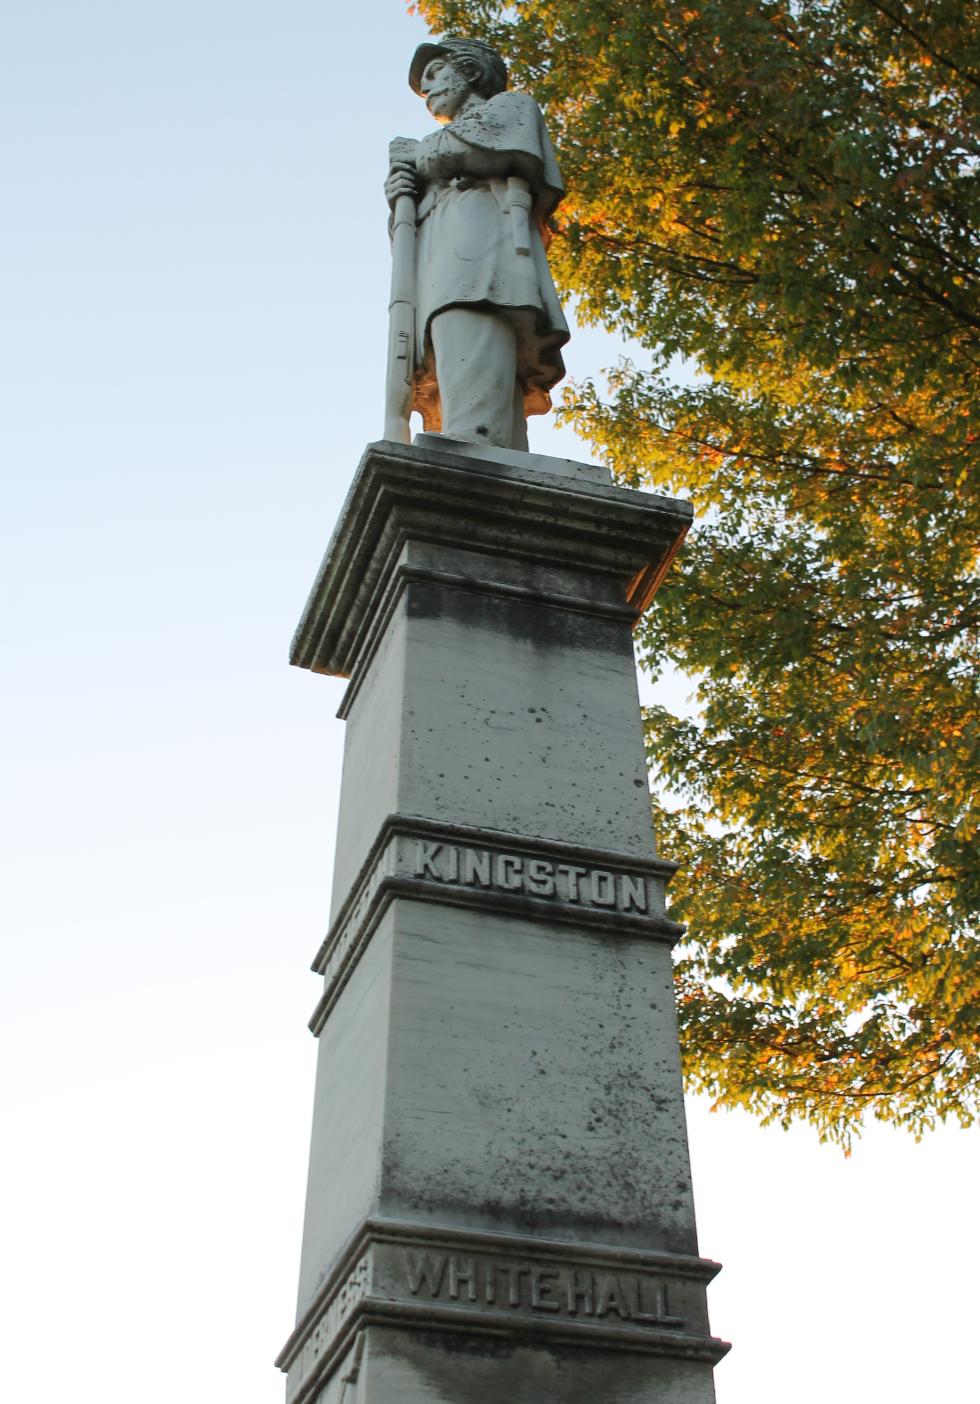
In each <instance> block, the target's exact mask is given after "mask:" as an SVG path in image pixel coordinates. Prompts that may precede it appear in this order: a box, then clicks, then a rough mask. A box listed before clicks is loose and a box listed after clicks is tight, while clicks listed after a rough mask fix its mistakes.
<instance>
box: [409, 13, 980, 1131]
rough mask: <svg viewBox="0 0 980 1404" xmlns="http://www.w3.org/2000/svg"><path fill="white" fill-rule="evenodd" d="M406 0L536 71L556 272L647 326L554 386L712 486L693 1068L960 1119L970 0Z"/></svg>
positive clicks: (738, 1099)
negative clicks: (617, 356) (603, 369)
mask: <svg viewBox="0 0 980 1404" xmlns="http://www.w3.org/2000/svg"><path fill="white" fill-rule="evenodd" d="M417 8H418V9H419V10H420V11H421V12H422V14H423V15H424V16H425V17H426V18H427V19H428V20H429V22H430V24H431V25H432V27H433V28H434V29H437V30H440V31H444V32H457V33H459V32H464V33H470V34H476V35H479V36H480V37H484V38H487V39H490V40H491V41H493V42H496V43H497V45H498V47H499V48H500V49H501V51H502V52H503V53H504V54H505V55H506V56H507V58H508V60H509V61H510V64H511V67H512V73H513V78H514V81H515V85H517V86H524V87H526V88H527V89H528V90H529V91H531V92H533V93H534V94H535V96H536V97H537V98H538V100H539V101H540V102H541V103H542V105H543V106H544V107H545V109H546V112H547V114H548V120H549V126H550V128H551V130H552V133H553V135H554V136H555V138H556V142H557V146H558V148H559V159H560V163H561V166H562V170H563V172H564V174H565V177H566V180H567V182H568V185H569V189H570V194H569V196H568V198H567V200H566V202H565V203H564V205H563V206H562V207H561V209H560V211H559V215H558V224H559V228H558V235H559V237H557V238H556V240H555V242H554V243H553V245H552V253H551V261H552V265H553V267H554V269H555V271H556V274H557V277H558V280H559V282H560V284H561V285H562V286H563V288H564V291H565V292H566V293H567V294H570V295H574V297H575V298H576V299H577V300H578V306H579V311H580V316H584V317H585V318H586V319H588V320H592V321H594V322H597V323H600V324H602V325H604V326H606V327H608V328H609V329H610V330H616V331H618V332H621V333H624V334H626V335H627V336H628V337H630V338H632V339H633V340H634V341H635V342H636V343H638V345H639V347H640V348H642V353H641V360H642V364H634V363H631V362H623V363H621V364H620V365H619V367H618V368H617V369H615V370H614V371H613V372H611V373H610V375H609V378H608V383H607V384H604V385H603V386H597V385H596V384H594V383H586V384H581V385H576V386H572V387H571V388H570V390H569V391H568V392H567V394H566V399H565V409H564V413H565V414H566V416H567V417H568V418H569V419H570V420H571V421H572V422H573V423H574V424H575V425H576V426H577V427H578V429H579V430H580V432H581V433H582V434H583V435H584V436H585V437H586V438H587V439H589V440H590V441H591V442H592V443H593V445H594V446H596V447H597V448H598V449H599V450H600V451H601V452H602V453H603V454H604V455H605V457H606V459H607V461H609V462H611V464H612V465H613V467H614V468H615V469H616V471H617V472H618V474H619V476H620V479H621V480H622V481H623V482H625V483H630V484H643V485H648V486H651V487H654V488H656V489H658V490H660V491H668V492H682V493H686V494H688V495H690V496H692V497H693V499H694V503H695V508H696V511H697V514H698V518H699V521H700V525H699V526H698V528H697V530H696V531H695V532H694V533H693V534H692V536H691V537H690V538H689V540H688V544H687V546H686V547H685V550H684V552H683V553H682V557H681V559H680V561H679V563H678V565H677V566H676V567H675V569H674V571H673V573H672V575H671V577H670V578H669V579H668V582H667V583H666V584H665V586H664V587H663V589H662V592H661V595H660V596H659V607H658V608H657V609H655V611H654V612H653V613H652V615H651V616H650V618H649V619H648V621H647V622H646V624H645V626H644V627H643V630H642V633H641V640H642V645H643V650H644V653H645V658H646V662H647V664H648V665H649V666H650V667H651V668H652V670H653V671H654V672H656V671H657V669H658V668H659V667H660V666H661V664H662V663H664V662H670V663H672V664H675V665H677V666H679V667H680V668H682V669H684V670H685V671H686V672H688V673H689V674H691V675H693V677H694V678H695V679H696V683H697V690H696V696H697V700H698V704H699V715H698V717H697V719H696V720H693V721H692V720H689V719H686V718H683V717H676V716H672V715H670V714H669V713H668V712H667V711H666V710H664V709H663V708H652V709H650V710H649V713H648V716H647V735H648V748H649V758H650V762H651V766H652V769H653V771H654V773H655V775H656V777H657V779H658V781H659V792H660V793H661V795H664V794H666V795H667V796H668V797H669V799H670V802H669V803H668V804H664V805H662V806H661V807H660V809H659V814H658V824H659V828H660V832H661V837H662V842H663V846H664V848H665V850H666V851H668V852H669V853H670V854H671V856H673V857H675V858H677V859H679V860H680V861H681V862H682V864H683V867H682V870H681V873H680V874H679V875H678V878H677V879H676V894H675V900H676V908H675V910H676V912H677V913H678V914H679V915H680V916H681V917H682V918H683V920H685V921H686V922H687V923H689V928H690V935H689V938H688V940H687V942H686V943H685V944H684V945H683V946H682V948H681V950H680V960H679V964H678V971H677V973H678V981H679V999H680V1013H681V1020H682V1028H683V1037H684V1044H685V1059H686V1067H687V1073H688V1077H689V1081H690V1083H691V1084H693V1085H694V1086H695V1087H699V1088H701V1089H704V1090H708V1091H710V1092H711V1093H713V1094H714V1096H715V1097H716V1098H717V1099H718V1101H719V1102H720V1103H722V1104H728V1105H734V1104H740V1105H743V1106H747V1107H749V1108H751V1109H752V1110H754V1111H755V1112H757V1113H759V1114H761V1115H762V1116H763V1118H764V1119H766V1120H773V1119H776V1120H779V1121H782V1122H783V1123H784V1124H787V1123H788V1122H789V1121H790V1120H792V1119H793V1118H797V1117H800V1118H805V1119H808V1120H810V1121H811V1122H813V1123H815V1124H816V1125H817V1126H818V1127H819V1128H820V1131H821V1133H822V1134H823V1135H825V1136H829V1137H832V1138H835V1139H839V1140H843V1141H846V1140H847V1139H848V1138H849V1136H850V1135H851V1134H852V1132H853V1131H854V1130H855V1129H856V1128H857V1127H858V1126H859V1124H860V1122H861V1119H862V1117H863V1116H864V1115H865V1113H866V1112H870V1113H871V1114H873V1115H874V1116H876V1117H878V1118H880V1119H883V1120H892V1121H895V1122H899V1123H903V1124H906V1125H908V1126H910V1127H911V1128H912V1129H913V1130H914V1131H916V1132H921V1131H922V1130H923V1129H924V1128H926V1127H928V1126H929V1125H931V1124H932V1123H933V1122H934V1121H935V1119H936V1118H937V1117H945V1116H947V1115H950V1114H953V1115H955V1116H958V1117H959V1118H960V1119H961V1120H962V1121H964V1122H969V1121H970V1120H971V1119H972V1116H973V1114H974V1112H975V1110H976V1101H977V1090H978V1085H980V947H978V941H977V924H976V918H977V912H978V908H980V877H978V861H977V859H978V853H977V806H976V800H975V795H974V791H975V788H976V785H977V780H978V775H980V764H978V761H980V716H978V709H977V700H978V699H977V692H978V689H977V645H978V632H980V630H978V621H980V609H978V603H980V602H978V586H977V564H978V562H977V550H978V543H980V475H978V470H977V441H976V435H977V434H978V433H980V426H978V414H977V411H978V408H980V393H978V369H980V298H978V288H980V273H978V258H977V254H978V226H980V174H978V172H980V5H978V4H977V3H976V0H915V3H910V2H909V0H822V2H821V3H813V0H680V3H679V4H676V5H675V4H672V3H667V0H517V3H514V4H503V3H498V0H420V3H419V4H418V6H417ZM677 356H682V357H684V358H686V366H687V369H688V370H692V369H693V370H696V372H698V374H697V375H692V374H685V375H682V376H680V377H678V375H677V374H676V373H675V374H671V370H674V371H676V367H677V364H678V363H677V360H676V359H675V358H676V357H677Z"/></svg>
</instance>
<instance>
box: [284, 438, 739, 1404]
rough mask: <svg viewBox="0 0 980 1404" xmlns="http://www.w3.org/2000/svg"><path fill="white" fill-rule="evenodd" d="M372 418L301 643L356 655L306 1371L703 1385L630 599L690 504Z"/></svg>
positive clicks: (472, 1392)
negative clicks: (371, 436)
mask: <svg viewBox="0 0 980 1404" xmlns="http://www.w3.org/2000/svg"><path fill="white" fill-rule="evenodd" d="M690 515H691V514H690V508H689V506H688V505H687V504H685V503H682V502H676V501H673V500H671V499H669V498H663V497H655V496H652V495H648V494H645V493H643V494H641V493H635V492H628V491H624V490H622V489H619V488H615V487H613V486H612V485H611V483H610V480H609V475H608V473H607V472H605V470H602V469H599V468H594V467H589V466H588V465H582V464H573V463H569V462H566V461H565V460H557V459H543V458H539V457H536V456H534V455H529V454H514V453H508V452H506V451H500V450H493V451H488V450H481V449H479V448H476V447H470V446H466V445H462V444H455V443H453V442H452V441H450V440H446V439H443V438H441V437H440V436H437V435H420V436H419V438H418V439H417V440H416V443H415V444H414V445H412V446H402V445H397V444H393V443H390V442H383V443H379V444H373V445H371V446H369V448H368V449H367V451H366V452H365V455H364V458H363V460H362V462H361V465H360V467H359V469H358V472H357V477H356V479H355V482H354V485H353V487H352V489H351V492H350V495H349V497H348V500H347V503H346V505H345V507H344V510H343V513H342V516H341V520H340V523H339V525H338V528H337V531H336V533H335V535H334V538H333V540H332V542H331V544H330V547H329V549H328V552H327V556H326V559H325V561H324V564H323V567H322V570H321V572H320V575H319V578H318V580H317V582H316V585H315V587H314V590H313V593H312V595H311V597H310V600H309V603H308V605H307V608H306V612H305V614H304V616H303V620H302V622H301V624H300V627H299V630H298V632H297V635H296V638H295V641H294V645H293V654H292V661H293V662H294V663H296V664H298V665H299V666H301V667H306V668H311V669H313V670H314V671H317V672H325V673H333V674H339V675H341V676H344V677H349V678H350V680H351V681H350V686H349V688H348V690H347V693H346V696H345V698H344V702H343V705H342V708H341V715H342V716H343V717H344V718H345V719H346V722H347V735H346V750H345V756H344V776H343V786H342V794H341V804H340V828H339V839H338V846H337V860H336V870H335V881H334V893H333V910H332V917H331V927H330V930H329V933H328V935H327V937H326V939H325V940H324V942H323V945H322V947H321V948H320V950H319V952H318V953H317V956H316V960H315V963H314V969H315V970H316V971H317V972H318V973H319V974H321V975H322V976H323V977H324V989H323V995H322V997H321V999H320V1002H319V1004H318V1005H317V1007H316V1010H315V1012H314V1014H313V1018H312V1020H311V1028H312V1030H313V1032H314V1033H315V1034H316V1035H317V1037H318V1039H319V1044H320V1048H319V1066H318V1072H317V1086H316V1098H315V1106H314V1115H313V1140H312V1151H311V1156H310V1173H309V1188H308V1193H307V1203H306V1221H305V1231H304V1240H303V1253H302V1265H301V1271H300V1289H299V1304H298V1316H297V1324H296V1329H295V1331H294V1332H293V1334H292V1336H291V1337H290V1339H289V1341H288V1342H287V1344H286V1346H285V1348H284V1350H283V1352H282V1354H281V1356H280V1358H279V1362H278V1363H279V1364H280V1366H281V1368H282V1369H283V1370H284V1371H286V1372H287V1375H288V1382H287V1400H288V1401H289V1404H312V1401H319V1404H490V1401H495V1402H496V1401H500V1404H511V1402H512V1401H513V1402H514V1404H544V1401H549V1404H551V1401H557V1400H561V1401H563V1402H564V1404H595V1401H596V1400H610V1401H611V1400H615V1401H617V1404H641V1401H642V1404H708V1401H710V1400H712V1399H713V1390H712V1381H711V1372H712V1366H713V1364H714V1363H715V1361H717V1360H718V1359H719V1358H720V1356H721V1355H722V1354H723V1353H724V1351H725V1350H726V1349H727V1347H726V1346H725V1345H724V1344H723V1343H722V1342H720V1341H718V1340H716V1339H714V1338H713V1337H712V1336H711V1335H710V1332H709V1327H708V1318H707V1312H706V1307H705V1287H706V1284H707V1283H708V1282H709V1281H710V1279H711V1278H712V1277H713V1275H714V1274H715V1272H716V1271H717V1265H716V1264H714V1263H711V1262H708V1261H706V1260H704V1259H702V1258H700V1257H699V1256H698V1250H697V1241H696V1235H695V1224H694V1206H693V1202H692V1196H691V1181H690V1169H689V1163H688V1151H687V1140H686V1132H685V1125H684V1108H683V1101H682V1095H681V1079H680V1068H679V1057H678V1046H677V1032H676V1026H675V1015H674V1004H673V995H672V989H671V964H670V948H671V944H672V943H673V941H674V940H676V938H677V936H678V934H679V928H678V927H676V926H675V925H673V924H672V923H671V922H669V921H668V920H667V919H666V917H665V915H664V887H665V884H666V882H667V880H668V879H669V877H670V875H671V872H672V868H671V865H670V864H669V863H666V862H664V861H663V860H661V859H659V858H658V857H657V856H656V853H655V848H654V840H653V832H652V825H651V817H650V805H649V796H648V792H647V784H646V774H645V769H644V762H643V748H642V740H641V731H640V717H639V709H638V705H637V695H636V682H635V674H634V667H633V651H632V643H631V628H632V625H633V624H634V622H635V620H636V617H637V615H638V613H640V612H641V611H642V610H643V608H644V607H645V606H646V605H647V603H648V602H649V600H650V599H651V598H652V595H653V593H654V591H655V590H656V588H657V585H658V583H659V581H660V579H661V578H662V576H663V573H664V572H665V570H666V569H667V567H668V565H669V563H670V560H671V558H672V556H673V554H674V552H675V551H676V549H677V547H678V545H679V543H680V541H681V540H682V538H683V536H684V533H685V531H686V529H687V527H688V524H689V522H690Z"/></svg>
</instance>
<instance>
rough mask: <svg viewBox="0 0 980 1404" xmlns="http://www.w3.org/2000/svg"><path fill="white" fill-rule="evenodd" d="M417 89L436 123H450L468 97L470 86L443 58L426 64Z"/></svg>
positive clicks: (456, 69) (457, 70)
mask: <svg viewBox="0 0 980 1404" xmlns="http://www.w3.org/2000/svg"><path fill="white" fill-rule="evenodd" d="M419 87H420V89H421V90H422V96H423V97H424V98H425V105H426V107H427V108H428V109H429V111H430V112H431V113H432V116H433V117H434V118H435V119H436V121H437V122H451V121H452V120H453V118H454V117H455V116H456V113H457V112H458V111H459V109H460V108H461V107H462V105H463V103H464V102H465V101H466V99H467V98H468V97H469V95H470V85H469V83H468V82H467V81H466V79H465V78H464V77H463V75H462V73H460V71H459V69H458V68H454V67H453V65H452V64H451V63H447V62H446V60H445V59H443V58H436V59H433V60H432V62H431V63H429V64H426V67H425V71H424V72H423V74H422V77H421V79H420V80H419Z"/></svg>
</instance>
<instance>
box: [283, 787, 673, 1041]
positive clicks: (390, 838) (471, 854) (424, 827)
mask: <svg viewBox="0 0 980 1404" xmlns="http://www.w3.org/2000/svg"><path fill="white" fill-rule="evenodd" d="M676 870H677V869H676V864H674V863H668V862H665V861H664V860H663V859H662V858H656V857H653V856H650V857H648V858H639V857H636V856H634V855H632V854H625V853H620V852H615V851H610V850H608V849H599V848H587V847H585V846H583V845H581V844H568V843H558V842H556V841H555V840H552V839H541V838H534V837H530V836H527V835H518V834H509V833H500V832H498V831H496V830H492V829H478V828H473V827H470V826H469V825H463V824H445V823H440V822H437V821H434V820H431V819H424V818H421V817H418V816H413V815H407V814H393V815H390V816H389V818H388V819H387V820H386V821H385V823H384V825H383V827H382V829H381V831H380V833H379V834H378V837H377V839H376V840H375V842H374V844H373V845H372V847H371V851H370V852H369V854H368V856H367V859H366V860H365V862H364V863H363V864H362V866H361V869H360V871H359V873H358V875H357V877H356V879H355V881H354V883H353V884H352V886H351V890H350V894H349V896H348V897H347V900H346V901H345V902H344V905H343V906H342V907H341V909H340V911H339V912H338V913H337V918H336V920H335V921H334V922H333V924H332V926H331V928H330V931H329V932H328V933H327V936H326V938H325V939H324V941H323V943H322V945H321V946H320V949H319V950H318V951H317V954H316V957H315V959H314V961H313V967H312V968H313V970H314V971H315V972H316V973H317V974H318V975H323V976H324V977H325V984H324V991H323V995H322V997H321V999H320V1001H319V1003H318V1004H317V1007H316V1009H315V1010H314V1011H313V1015H312V1017H311V1019H310V1029H311V1030H312V1031H313V1033H314V1034H317V1035H319V1034H320V1032H321V1031H322V1029H323V1026H324V1024H325V1023H326V1021H327V1018H328V1016H329V1014H330V1011H331V1009H332V1008H333V1007H334V1005H335V1004H336V1002H337V1000H338V998H339V997H340V993H341V991H342V990H343V988H344V986H345V985H346V983H347V981H348V980H349V979H350V976H351V974H352V973H353V971H354V968H355V966H356V964H357V962H358V960H359V959H360V957H361V955H362V954H363V952H364V950H365V949H366V948H367V944H368V942H369V941H370V939H371V936H372V934H373V932H374V931H375V929H376V927H377V925H378V923H379V922H380V920H381V918H382V917H383V916H384V913H385V912H386V911H387V909H388V906H389V905H390V903H391V902H392V901H393V900H394V899H395V898H396V897H412V898H415V899H417V900H420V901H426V902H439V903H443V904H448V905H451V906H456V907H471V908H478V909H479V910H480V911H491V912H498V913H503V914H505V915H508V916H513V917H520V918H523V919H525V920H527V919H530V920H534V921H545V922H548V923H549V924H559V923H560V924H562V925H566V926H574V927H577V928H585V929H586V930H591V931H596V932H598V933H599V934H603V935H611V936H620V937H622V936H639V937H643V938H646V939H650V940H658V941H665V942H667V943H668V944H670V945H673V944H674V943H675V942H676V941H677V940H678V939H679V937H680V936H682V935H683V932H684V928H683V927H682V926H679V925H678V924H677V923H676V922H673V921H669V920H668V919H667V917H666V915H665V906H664V888H665V887H666V884H667V883H668V882H669V880H670V878H671V877H672V876H673V874H674V873H675V872H676Z"/></svg>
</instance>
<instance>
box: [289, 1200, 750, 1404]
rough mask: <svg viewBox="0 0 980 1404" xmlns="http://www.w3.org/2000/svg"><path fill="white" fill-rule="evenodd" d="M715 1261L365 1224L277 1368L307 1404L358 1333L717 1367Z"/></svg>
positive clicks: (293, 1401)
mask: <svg viewBox="0 0 980 1404" xmlns="http://www.w3.org/2000/svg"><path fill="white" fill-rule="evenodd" d="M718 1271H719V1264H717V1263H713V1262H710V1261H709V1260H707V1259H704V1258H695V1257H685V1256H681V1255H679V1254H677V1255H675V1254H668V1253H648V1252H644V1251H642V1250H639V1249H634V1248H617V1247H614V1246H610V1245H604V1244H594V1243H575V1242H566V1241H563V1240H561V1239H551V1238H537V1237H531V1236H530V1235H526V1234H506V1233H490V1232H486V1231H471V1230H467V1229H458V1228H451V1229H450V1228H443V1227H440V1226H437V1225H431V1224H425V1223H414V1222H406V1221H401V1220H395V1219H387V1218H382V1217H373V1218H370V1219H367V1220H366V1221H365V1223H364V1224H363V1225H362V1227H361V1229H360V1230H359V1231H358V1233H357V1234H356V1235H355V1236H354V1238H353V1239H352V1240H351V1241H350V1243H349V1244H348V1247H347V1249H346V1250H345V1251H344V1252H343V1253H342V1254H341V1255H340V1257H339V1259H338V1261H337V1264H336V1266H335V1268H334V1270H333V1271H332V1272H331V1273H330V1275H329V1276H328V1278H327V1280H326V1281H325V1282H324V1284H323V1286H322V1288H321V1289H320V1291H319V1292H318V1293H317V1295H316V1296H315V1298H314V1299H313V1301H312V1302H311V1303H310V1305H309V1306H308V1307H307V1309H306V1310H305V1311H304V1312H303V1314H302V1316H301V1317H300V1319H299V1321H298V1322H297V1325H296V1328H295V1330H294V1331H293V1333H292V1335H291V1336H290V1337H289V1340H288V1341H287V1342H286V1344H285V1346H284V1347H283V1350H282V1352H281V1353H280V1355H279V1357H278V1359H277V1361H276V1364H277V1365H278V1366H279V1368H280V1369H281V1370H283V1371H284V1372H285V1373H286V1374H287V1377H288V1379H287V1386H286V1399H287V1404H306V1402H307V1401H309V1400H311V1399H313V1398H314V1397H315V1394H316V1392H317V1391H318V1390H319V1389H321V1388H322V1387H323V1384H324V1383H325V1381H326V1379H327V1377H328V1376H329V1374H330V1372H331V1370H332V1368H333V1366H334V1365H335V1363H336V1362H337V1361H338V1359H340V1358H341V1357H342V1355H343V1352H344V1351H345V1350H346V1349H347V1347H348V1345H349V1343H350V1341H351V1339H352V1337H353V1336H354V1334H355V1333H356V1331H358V1330H359V1329H360V1328H361V1327H362V1326H364V1325H370V1324H378V1325H385V1326H395V1327H398V1326H402V1327H408V1328H415V1329H418V1328H419V1327H425V1328H426V1329H427V1330H433V1329H435V1330H443V1331H457V1332H459V1331H464V1332H467V1333H477V1334H483V1335H492V1336H498V1337H500V1336H506V1337H508V1338H510V1339H524V1340H527V1339H530V1340H533V1341H535V1342H540V1343H542V1344H546V1345H558V1344H570V1345H576V1346H580V1347H587V1348H592V1349H600V1350H626V1351H632V1352H642V1353H644V1354H653V1355H660V1356H667V1357H670V1358H672V1359H681V1360H693V1361H704V1362H706V1363H710V1364H715V1363H716V1362H717V1361H718V1360H720V1359H721V1357H722V1356H723V1355H724V1354H725V1353H726V1352H727V1350H728V1348H729V1347H728V1345H727V1343H726V1342H724V1341H721V1340H718V1339H717V1338H716V1337H714V1336H711V1335H710V1334H709V1328H708V1318H707V1307H706V1303H705V1289H706V1287H707V1284H708V1283H709V1282H710V1281H711V1279H712V1278H713V1277H714V1276H715V1275H716V1273H717V1272H718Z"/></svg>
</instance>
